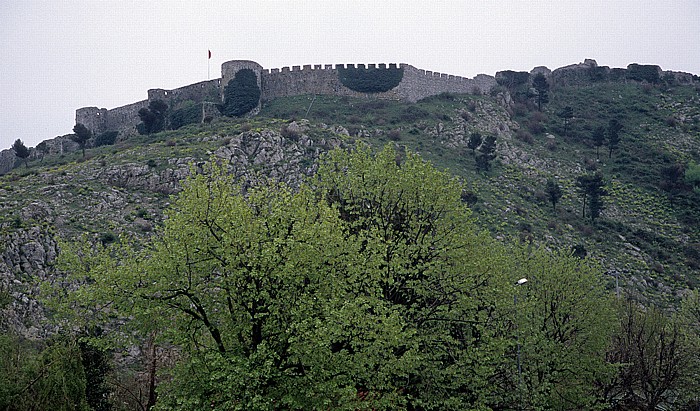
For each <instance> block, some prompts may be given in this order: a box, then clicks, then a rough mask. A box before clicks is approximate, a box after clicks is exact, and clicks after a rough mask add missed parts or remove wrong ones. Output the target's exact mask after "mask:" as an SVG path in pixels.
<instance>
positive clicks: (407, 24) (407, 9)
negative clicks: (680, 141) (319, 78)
mask: <svg viewBox="0 0 700 411" xmlns="http://www.w3.org/2000/svg"><path fill="white" fill-rule="evenodd" d="M207 50H211V51H212V58H211V60H209V61H208V60H207ZM586 58H593V59H595V60H597V62H598V64H599V65H607V66H611V67H626V66H627V65H628V64H629V63H640V64H658V65H660V66H661V67H662V68H663V69H664V70H678V71H686V72H691V73H694V74H700V0H604V1H599V0H583V1H579V0H527V1H519V0H500V1H498V0H480V1H469V0H461V1H457V0H452V1H441V0H429V1H418V0H369V1H367V0H353V1H334V0H295V1H292V0H289V1H272V0H245V1H243V0H233V1H231V0H230V1H216V0H201V1H191V0H188V1H184V0H183V1H180V0H139V1H130V0H114V1H112V0H109V1H107V0H105V1H100V0H92V1H62V0H41V1H39V0H0V91H1V92H2V104H1V105H0V150H1V149H5V148H9V147H10V146H11V145H12V142H14V140H15V139H17V138H20V139H22V140H23V141H24V143H25V144H26V145H27V146H30V147H34V146H36V145H37V144H38V143H39V142H41V141H43V140H45V139H49V138H53V137H55V136H57V135H63V134H67V133H70V132H71V130H72V128H73V125H74V124H75V109H77V108H79V107H86V106H97V107H105V108H108V109H109V108H114V107H118V106H122V105H125V104H129V103H132V102H136V101H139V100H144V99H146V97H147V90H148V89H149V88H164V89H172V88H177V87H181V86H185V85H188V84H191V83H195V82H198V81H202V80H206V79H207V70H208V64H209V67H210V70H211V75H210V77H211V78H218V77H220V66H221V63H222V62H224V61H228V60H238V59H246V60H254V61H256V62H258V63H260V64H261V65H262V66H263V67H265V68H277V67H284V66H292V65H304V64H335V63H408V64H411V65H413V66H415V67H418V68H422V69H426V70H431V71H438V72H443V73H448V74H454V75H461V76H466V77H473V76H475V75H476V74H479V73H485V74H490V75H494V74H495V73H496V72H497V71H500V70H526V71H529V70H531V69H532V68H533V67H536V66H547V67H549V68H550V69H555V68H558V67H562V66H565V65H568V64H573V63H579V62H582V61H583V60H584V59H586Z"/></svg>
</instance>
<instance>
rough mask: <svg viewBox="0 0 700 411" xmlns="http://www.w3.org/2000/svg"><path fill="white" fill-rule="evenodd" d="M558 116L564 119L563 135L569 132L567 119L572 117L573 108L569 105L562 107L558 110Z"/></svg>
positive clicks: (569, 119)
mask: <svg viewBox="0 0 700 411" xmlns="http://www.w3.org/2000/svg"><path fill="white" fill-rule="evenodd" d="M559 117H561V118H562V119H564V135H565V136H566V135H568V134H569V121H571V119H572V118H573V117H574V109H573V108H572V107H571V106H566V107H564V108H563V109H562V110H561V111H560V112H559Z"/></svg>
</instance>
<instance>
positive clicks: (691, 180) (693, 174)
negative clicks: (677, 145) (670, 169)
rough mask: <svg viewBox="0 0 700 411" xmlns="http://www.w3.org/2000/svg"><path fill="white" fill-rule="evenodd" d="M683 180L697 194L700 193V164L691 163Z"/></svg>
mask: <svg viewBox="0 0 700 411" xmlns="http://www.w3.org/2000/svg"><path fill="white" fill-rule="evenodd" d="M683 178H684V181H685V183H686V184H688V185H689V186H691V187H692V188H693V190H694V191H695V192H697V193H700V164H697V163H695V162H690V163H689V164H688V167H687V168H686V170H685V176H684V177H683Z"/></svg>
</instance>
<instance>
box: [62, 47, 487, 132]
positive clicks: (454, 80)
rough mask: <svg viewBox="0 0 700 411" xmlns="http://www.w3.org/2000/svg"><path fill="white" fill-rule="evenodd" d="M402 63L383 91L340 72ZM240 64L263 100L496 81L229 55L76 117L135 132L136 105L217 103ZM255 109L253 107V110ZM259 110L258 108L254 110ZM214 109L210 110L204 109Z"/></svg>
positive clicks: (392, 95) (478, 86)
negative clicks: (215, 72)
mask: <svg viewBox="0 0 700 411" xmlns="http://www.w3.org/2000/svg"><path fill="white" fill-rule="evenodd" d="M355 67H357V68H387V67H388V68H398V67H400V68H402V69H403V79H402V80H401V82H400V83H399V85H398V86H396V87H394V88H393V89H391V90H389V91H386V92H382V93H361V92H357V91H354V90H350V89H349V88H347V87H345V86H344V85H343V84H342V83H341V82H340V79H339V77H338V69H339V68H355ZM242 69H250V70H252V71H253V72H254V73H255V75H256V77H257V80H258V86H259V87H260V90H261V98H260V100H261V101H269V100H274V99H276V98H280V97H287V96H297V95H303V94H328V95H340V96H349V97H364V98H379V99H390V100H403V101H409V102H415V101H418V100H420V99H422V98H425V97H429V96H432V95H436V94H440V93H445V92H451V93H480V94H481V93H487V92H488V91H490V90H491V88H492V87H494V86H495V85H496V81H495V79H494V78H493V77H491V76H486V75H478V76H477V77H476V78H474V79H470V78H465V77H458V76H452V75H447V74H441V73H433V72H431V71H425V70H419V69H417V68H415V67H413V66H411V65H408V64H401V65H400V66H397V65H396V64H389V65H386V64H378V65H375V64H369V65H367V66H365V65H364V64H358V65H357V66H356V65H354V64H348V65H345V64H336V65H332V64H326V65H320V64H318V65H314V66H312V65H305V66H303V67H302V66H292V67H283V68H282V69H263V67H262V66H261V65H260V64H258V63H256V62H254V61H249V60H233V61H227V62H225V63H223V64H222V65H221V78H218V79H214V80H208V81H202V82H199V83H195V84H191V85H188V86H185V87H180V88H177V89H174V90H164V89H151V90H148V99H147V100H143V101H139V102H136V103H133V104H129V105H126V106H123V107H117V108H114V109H111V110H107V109H104V108H97V107H83V108H80V109H78V110H77V111H76V115H75V120H76V123H82V124H84V125H85V126H86V127H87V128H89V129H90V130H92V132H93V133H94V134H100V133H104V132H105V131H109V130H115V131H119V132H120V133H127V134H128V133H132V132H136V125H137V124H138V123H140V120H139V117H138V111H139V110H140V109H142V108H144V107H148V104H149V102H151V101H154V100H162V101H164V102H165V103H166V104H168V106H169V107H170V108H174V109H175V108H179V107H180V106H181V105H182V104H183V103H184V102H187V101H192V102H195V103H203V102H207V103H212V104H211V105H213V104H220V103H221V102H223V99H224V89H225V87H226V85H227V84H228V82H229V81H230V80H231V79H233V78H234V76H235V75H236V73H237V72H238V71H239V70H242ZM254 111H255V110H254ZM255 112H257V111H255ZM208 113H209V115H211V114H213V111H212V110H209V111H208Z"/></svg>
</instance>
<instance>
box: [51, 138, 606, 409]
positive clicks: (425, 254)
mask: <svg viewBox="0 0 700 411" xmlns="http://www.w3.org/2000/svg"><path fill="white" fill-rule="evenodd" d="M462 193H463V189H462V187H461V185H460V184H459V183H458V181H457V180H456V179H454V178H453V177H451V176H450V175H449V174H448V173H445V172H440V171H437V170H436V169H435V168H434V167H433V166H432V165H430V164H429V163H426V162H425V161H423V160H422V159H421V158H420V157H419V156H418V155H416V154H413V153H410V152H406V153H403V152H402V153H397V152H396V150H395V149H394V148H393V146H387V147H386V148H384V149H383V150H382V151H381V152H379V153H376V154H373V153H372V151H371V150H370V148H369V147H368V146H365V145H359V146H358V147H356V148H355V149H354V150H352V151H346V150H335V151H331V152H329V153H327V154H326V155H324V156H322V158H321V160H320V162H319V170H318V174H317V176H316V177H314V179H313V180H311V181H310V182H309V185H303V186H302V187H300V188H299V189H298V190H291V189H290V188H288V187H286V186H285V185H283V184H279V183H273V182H266V183H265V184H263V185H259V186H253V187H247V188H246V190H245V191H243V190H242V189H241V188H240V187H239V186H237V185H236V184H235V183H234V180H233V177H232V176H230V175H229V174H228V171H227V164H219V165H217V163H216V162H212V163H210V164H209V165H208V166H206V167H205V168H204V171H203V172H202V173H200V174H197V173H194V170H193V174H192V176H191V177H190V178H189V179H188V180H187V182H186V183H185V185H184V189H183V191H182V192H180V194H179V195H178V196H177V198H175V199H174V201H173V204H172V206H171V208H170V209H169V210H168V211H167V218H166V220H165V223H164V226H163V227H162V229H161V230H160V231H159V232H158V233H157V235H155V236H153V237H152V238H151V239H150V240H149V241H148V242H147V243H144V244H134V243H130V242H128V241H126V240H125V239H123V240H122V241H119V242H114V243H113V244H111V245H110V246H109V247H105V246H103V245H102V244H99V243H98V244H93V243H92V242H88V241H84V242H79V243H73V244H62V245H61V250H62V253H61V257H60V267H61V269H62V270H65V271H67V272H69V273H70V276H69V278H68V281H72V282H73V283H74V284H75V285H76V287H75V289H74V290H72V291H71V292H70V293H67V292H66V290H65V288H64V287H62V286H60V285H57V286H56V287H48V288H46V289H45V290H44V291H45V293H44V294H45V295H49V294H51V293H53V295H54V296H55V297H54V299H52V300H51V301H52V302H53V304H52V307H53V308H54V310H55V312H56V317H57V318H63V319H66V320H68V321H69V323H70V324H71V325H70V326H71V327H79V328H82V329H93V328H94V327H95V326H98V325H100V326H103V327H104V329H109V330H111V331H110V332H109V334H107V335H104V336H101V337H99V338H95V337H90V338H88V341H90V342H91V343H92V344H94V346H97V347H114V346H119V345H122V344H130V341H133V340H134V338H136V339H139V338H141V339H143V338H146V336H155V338H156V343H157V344H159V345H161V346H173V347H176V350H177V351H178V353H179V355H178V357H177V363H176V365H175V366H174V367H173V368H171V369H168V370H162V371H164V372H165V373H166V374H167V375H168V376H169V378H168V379H163V380H161V381H162V382H161V383H160V385H159V387H158V393H159V396H158V403H157V405H156V407H157V408H158V409H173V408H177V409H193V410H194V409H201V408H203V407H206V408H207V409H221V410H224V409H226V410H229V409H241V410H247V409H260V410H277V409H299V410H301V409H340V410H343V409H345V410H357V409H397V408H398V409H426V410H438V409H439V410H462V409H489V408H510V409H512V408H515V407H516V404H518V403H519V402H520V401H521V400H522V399H526V401H527V404H530V405H531V406H532V407H533V408H542V407H546V406H547V405H548V404H559V402H560V401H561V399H558V397H557V396H556V395H555V394H556V393H564V394H565V395H566V398H567V401H571V402H573V403H574V404H577V405H578V406H579V407H580V408H581V407H583V408H585V407H586V406H587V405H589V404H591V403H592V401H593V400H592V399H593V398H597V397H596V395H597V394H596V392H595V388H594V385H593V383H592V381H593V379H594V378H603V374H604V373H605V371H606V370H607V368H606V367H605V366H604V365H601V359H600V355H601V354H600V353H601V352H604V350H601V349H600V347H599V345H598V344H599V343H600V341H603V340H604V339H605V335H607V334H606V333H607V332H608V331H607V330H609V329H610V327H608V326H607V323H606V321H607V318H608V314H607V311H605V310H606V307H607V305H606V304H605V296H604V294H603V292H602V289H601V288H600V285H599V284H602V283H601V282H600V281H599V279H597V277H596V273H599V268H597V267H594V266H591V265H590V264H589V262H587V261H580V260H578V259H574V258H571V257H568V256H566V255H563V254H561V253H560V254H554V255H549V254H547V253H545V252H544V251H540V250H537V251H527V249H526V248H524V247H521V246H514V247H512V248H506V247H503V246H500V245H498V244H497V243H495V242H494V240H492V239H491V238H490V237H489V236H488V235H487V234H486V233H483V232H479V231H478V230H477V229H476V228H475V226H474V221H473V219H472V217H471V212H470V211H469V209H468V208H467V207H466V205H465V204H464V203H463V202H462ZM515 275H519V276H528V277H530V278H531V284H529V285H528V287H529V288H519V289H515V288H514V287H513V286H512V279H513V278H514V277H515ZM515 278H517V277H515ZM516 292H518V293H521V294H519V297H518V300H519V301H520V302H519V303H518V308H517V310H516V309H515V308H516V307H514V305H513V299H514V293H516ZM520 297H522V298H520ZM592 301H595V303H593V302H592ZM548 310H549V311H548ZM516 313H524V315H523V316H520V315H516ZM117 324H118V326H116V325H117ZM562 335H563V337H562ZM149 338H150V337H149ZM516 342H519V343H520V345H521V348H522V360H523V362H522V365H523V367H522V377H523V378H522V381H523V384H524V385H521V384H520V383H519V381H520V380H519V379H517V378H515V376H516V375H517V373H516V372H515V370H516V368H515V365H516V346H517V344H516ZM581 353H584V354H585V355H586V356H587V357H586V358H585V361H582V360H581V358H579V357H577V355H578V356H580V355H581ZM588 356H590V358H589V357H588ZM543 358H552V360H551V361H544V360H543ZM574 359H576V360H577V361H578V362H575V361H574ZM93 368H96V369H98V370H99V369H100V368H101V367H100V366H95V367H93ZM576 376H579V377H578V379H577V377H576ZM525 386H527V387H530V392H531V395H527V396H526V398H525V397H523V396H521V395H520V394H521V393H522V394H525V392H526V390H524V387H525Z"/></svg>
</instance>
